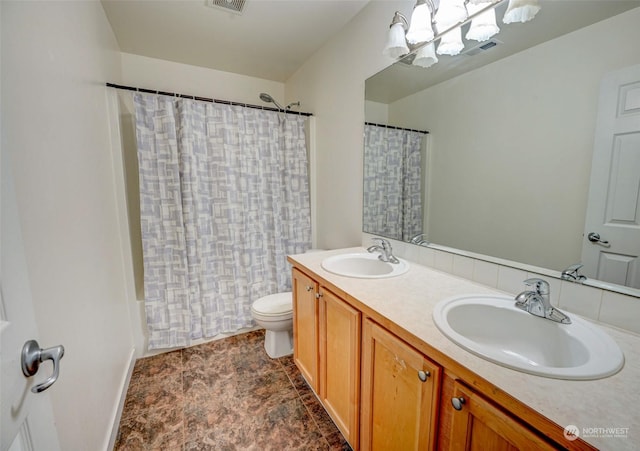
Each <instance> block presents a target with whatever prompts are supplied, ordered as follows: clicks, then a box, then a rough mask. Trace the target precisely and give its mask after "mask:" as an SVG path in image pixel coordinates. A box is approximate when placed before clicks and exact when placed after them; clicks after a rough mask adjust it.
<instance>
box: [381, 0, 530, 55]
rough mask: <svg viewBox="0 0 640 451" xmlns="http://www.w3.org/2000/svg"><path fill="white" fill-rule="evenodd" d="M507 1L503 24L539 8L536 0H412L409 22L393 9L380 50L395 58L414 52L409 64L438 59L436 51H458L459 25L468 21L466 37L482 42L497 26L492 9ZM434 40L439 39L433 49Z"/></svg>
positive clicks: (461, 45)
mask: <svg viewBox="0 0 640 451" xmlns="http://www.w3.org/2000/svg"><path fill="white" fill-rule="evenodd" d="M507 1H508V2H509V5H508V7H507V10H506V12H505V14H504V17H503V18H502V21H503V22H504V23H506V24H508V23H513V22H527V21H529V20H531V19H533V18H534V17H535V15H536V14H537V13H538V11H540V5H539V3H538V0H416V4H415V7H414V8H413V13H412V14H411V26H409V23H408V21H407V18H406V17H405V16H404V15H403V14H402V13H400V12H399V11H396V12H395V14H394V16H393V20H392V21H391V26H390V27H389V38H388V40H387V45H386V46H385V48H384V51H383V54H384V55H387V56H390V57H392V58H399V57H401V56H405V55H407V54H409V53H415V58H414V59H413V62H412V64H413V65H416V66H421V67H430V66H432V65H434V64H435V63H437V62H438V58H437V57H436V53H437V54H438V55H450V56H454V55H458V54H459V53H460V52H461V51H462V49H463V48H464V43H463V41H462V27H463V26H464V25H466V24H468V23H469V22H471V25H470V26H469V30H468V31H467V33H466V35H465V38H466V39H468V40H475V41H479V42H482V41H486V40H488V39H489V38H491V37H492V36H494V35H496V34H497V33H498V32H499V31H500V28H498V25H497V24H496V13H495V9H496V7H497V6H498V5H500V4H502V3H506V2H507ZM434 26H435V31H436V33H437V34H435V35H434ZM435 41H440V42H439V43H438V47H437V50H436V48H435V45H434V44H435ZM434 50H435V51H434Z"/></svg>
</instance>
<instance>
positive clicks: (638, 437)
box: [291, 247, 640, 450]
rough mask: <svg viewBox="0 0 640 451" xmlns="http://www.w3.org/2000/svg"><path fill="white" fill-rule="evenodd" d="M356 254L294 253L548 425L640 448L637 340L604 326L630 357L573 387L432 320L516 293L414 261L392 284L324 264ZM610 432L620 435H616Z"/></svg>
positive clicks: (605, 445)
mask: <svg viewBox="0 0 640 451" xmlns="http://www.w3.org/2000/svg"><path fill="white" fill-rule="evenodd" d="M350 252H365V250H364V249H363V248H360V247H358V248H350V249H340V250H334V251H326V252H319V253H309V254H299V255H293V256H291V259H292V260H293V261H295V262H298V263H300V264H301V265H302V266H304V267H306V268H308V269H309V270H310V271H313V272H314V273H316V274H317V275H318V276H320V277H322V278H324V279H325V280H326V281H327V282H330V283H331V284H333V285H334V286H335V287H336V288H339V289H340V290H342V291H344V292H345V293H348V294H349V295H350V296H352V297H354V298H356V299H357V300H358V301H360V302H361V303H363V304H364V305H366V306H367V307H369V308H371V309H372V310H375V311H376V312H377V313H379V314H380V315H383V316H384V317H386V318H387V319H389V320H391V321H392V322H393V323H395V324H396V325H398V326H400V327H401V328H402V329H404V330H405V331H407V332H409V333H411V334H412V335H414V336H415V337H417V338H418V339H420V340H422V341H424V342H425V343H427V344H429V345H430V346H431V347H433V348H434V349H436V350H437V351H439V352H441V353H443V354H446V355H447V356H449V357H450V358H452V359H453V360H455V361H457V362H458V363H459V364H461V365H463V366H464V367H466V368H467V369H468V370H470V371H472V372H474V373H475V374H477V375H478V376H480V377H482V378H484V379H485V380H486V381H488V382H490V383H491V384H493V385H495V386H496V387H498V388H499V389H501V390H502V391H504V392H505V393H508V394H509V395H511V396H513V397H515V398H516V399H518V400H520V401H521V402H523V403H524V404H526V405H527V406H529V407H530V408H532V409H534V410H536V411H538V412H539V413H541V414H542V415H544V416H545V417H547V418H548V419H549V420H551V421H553V422H555V423H557V424H558V425H561V426H567V425H575V426H577V427H578V428H579V431H580V437H581V438H582V439H583V440H585V441H586V442H588V443H590V444H592V445H594V446H596V447H598V448H600V449H603V450H637V449H640V337H639V336H638V335H635V334H632V333H627V332H624V331H621V330H619V329H614V328H612V327H608V326H606V325H604V324H598V326H600V327H602V328H603V329H604V330H605V331H606V332H607V333H608V334H609V335H610V336H611V337H612V338H613V339H614V340H615V341H616V342H617V343H618V345H619V346H620V348H621V349H622V352H623V353H624V355H625V364H624V367H623V368H622V370H621V371H620V372H618V373H617V374H615V375H613V376H610V377H607V378H604V379H599V380H593V381H568V380H558V379H551V378H545V377H540V376H534V375H530V374H527V373H522V372H519V371H515V370H512V369H509V368H505V367H502V366H500V365H497V364H494V363H491V362H489V361H486V360H484V359H482V358H480V357H477V356H475V355H474V354H472V353H470V352H468V351H466V350H464V349H463V348H461V347H459V346H458V345H456V344H455V343H453V342H452V341H450V340H449V339H448V338H447V337H445V336H444V335H443V334H442V333H441V332H440V330H439V329H438V328H437V327H436V325H435V323H434V322H433V319H432V313H433V309H434V307H435V305H436V304H437V303H438V302H439V301H441V300H442V299H446V298H449V297H452V296H458V295H465V294H512V293H504V292H501V291H498V290H495V289H492V288H488V287H486V286H484V285H480V284H478V283H475V282H472V281H470V280H467V279H463V278H460V277H456V276H454V275H451V274H447V273H444V272H440V271H437V270H435V269H432V268H428V267H426V266H421V265H419V264H417V263H413V262H409V263H410V268H409V271H408V272H407V273H405V274H403V275H401V276H397V277H392V278H386V279H356V278H350V277H343V276H339V275H336V274H333V273H330V272H328V271H325V270H324V269H322V266H321V263H322V260H324V259H325V258H326V257H328V256H330V255H337V254H341V253H350ZM571 315H575V313H571ZM590 322H592V323H593V322H594V321H590ZM608 428H617V429H616V430H612V429H608ZM611 431H613V432H614V433H615V434H617V436H611V433H610V432H611Z"/></svg>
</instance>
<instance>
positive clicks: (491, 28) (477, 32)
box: [465, 2, 500, 42]
mask: <svg viewBox="0 0 640 451" xmlns="http://www.w3.org/2000/svg"><path fill="white" fill-rule="evenodd" d="M489 6H491V3H471V2H469V3H467V11H469V15H470V16H475V17H474V18H473V20H472V21H471V26H470V27H469V31H468V32H467V34H466V35H465V38H467V39H472V40H474V41H480V42H482V41H486V40H487V39H489V38H490V37H492V36H495V35H496V34H498V32H499V31H500V28H498V25H496V10H495V9H493V8H488V7H489ZM482 10H484V11H483V12H480V11H482ZM476 13H479V14H477V15H476Z"/></svg>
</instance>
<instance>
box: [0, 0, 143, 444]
mask: <svg viewBox="0 0 640 451" xmlns="http://www.w3.org/2000/svg"><path fill="white" fill-rule="evenodd" d="M1 8H2V40H1V42H2V135H3V148H2V151H3V152H9V154H10V155H9V156H10V158H11V161H12V164H13V170H14V180H15V185H16V198H17V204H18V212H19V216H20V218H19V219H20V223H21V227H22V234H23V240H24V247H25V255H26V260H27V266H28V271H29V276H30V289H31V293H32V296H33V303H34V309H35V313H36V319H37V325H38V328H39V330H40V339H41V340H40V344H41V345H43V346H53V345H57V344H63V345H64V346H65V349H66V351H65V356H64V358H63V359H62V362H61V370H60V379H59V380H58V382H57V383H56V384H55V385H54V386H53V387H52V388H51V389H49V392H48V393H50V396H51V399H52V401H53V408H54V415H55V420H56V423H57V428H58V433H59V436H60V444H61V448H62V449H65V450H95V449H106V448H107V446H108V442H109V438H110V434H111V427H112V422H113V420H114V417H115V412H116V408H117V404H118V401H119V399H120V394H121V392H122V389H123V384H124V382H125V379H126V375H127V370H128V368H129V364H130V361H131V355H132V350H133V349H132V348H133V340H132V337H131V325H130V322H129V320H128V309H127V305H126V302H125V284H124V274H123V270H122V268H123V266H122V257H123V256H122V254H121V249H122V246H121V242H120V235H119V225H118V215H117V211H116V200H115V187H114V182H113V180H114V171H113V165H112V160H111V153H110V146H109V134H108V128H107V111H106V109H107V108H106V96H105V93H106V88H105V86H104V84H105V82H107V81H114V82H118V81H119V77H120V54H119V51H118V46H117V43H116V40H115V38H114V36H113V33H112V31H111V28H110V26H109V24H108V22H107V20H106V17H105V15H104V12H103V10H102V6H101V5H100V3H99V2H97V1H83V2H12V1H3V2H2V4H1ZM3 408H6V406H3Z"/></svg>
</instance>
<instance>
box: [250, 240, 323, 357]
mask: <svg viewBox="0 0 640 451" xmlns="http://www.w3.org/2000/svg"><path fill="white" fill-rule="evenodd" d="M312 252H322V249H309V250H307V251H306V252H305V254H309V253H312ZM251 316H253V319H254V320H255V321H256V323H258V325H259V326H262V327H264V328H265V330H266V332H265V334H264V349H265V351H267V354H268V355H269V357H271V358H272V359H277V358H278V357H284V356H285V355H291V354H293V294H292V293H291V292H290V291H286V292H284V293H276V294H270V295H268V296H264V297H261V298H260V299H258V300H257V301H255V302H254V303H253V305H251Z"/></svg>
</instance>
